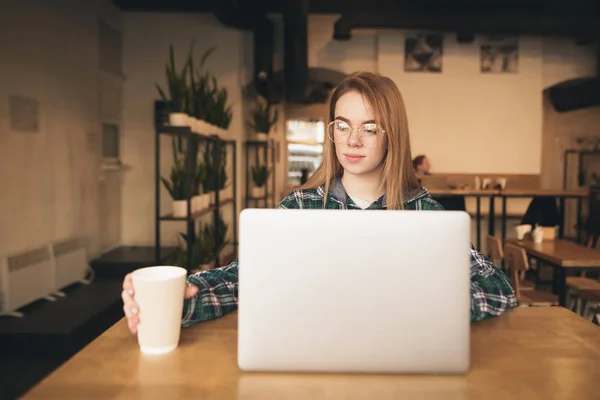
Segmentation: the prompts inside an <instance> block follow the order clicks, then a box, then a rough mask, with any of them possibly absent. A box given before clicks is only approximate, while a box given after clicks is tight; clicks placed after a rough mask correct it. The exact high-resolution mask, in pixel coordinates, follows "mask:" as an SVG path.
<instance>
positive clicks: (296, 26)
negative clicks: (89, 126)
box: [282, 0, 309, 103]
mask: <svg viewBox="0 0 600 400" xmlns="http://www.w3.org/2000/svg"><path fill="white" fill-rule="evenodd" d="M282 7H283V61H284V84H285V98H286V100H287V101H289V102H293V103H303V102H305V101H306V99H307V98H308V96H309V93H308V92H309V79H308V10H309V4H308V0H287V1H284V2H283V3H282Z"/></svg>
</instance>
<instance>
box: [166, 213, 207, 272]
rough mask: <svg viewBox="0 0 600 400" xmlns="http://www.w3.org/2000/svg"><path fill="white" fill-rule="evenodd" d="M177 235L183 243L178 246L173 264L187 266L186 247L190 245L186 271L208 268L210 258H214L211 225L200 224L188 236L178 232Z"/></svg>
mask: <svg viewBox="0 0 600 400" xmlns="http://www.w3.org/2000/svg"><path fill="white" fill-rule="evenodd" d="M179 236H180V237H181V238H182V239H183V241H184V245H183V246H180V247H179V250H178V251H177V253H176V256H175V261H174V263H175V265H177V266H180V267H182V268H186V267H187V266H188V262H187V249H188V246H192V258H191V260H190V261H191V262H190V263H189V265H190V270H189V271H188V272H190V273H193V272H198V271H204V270H207V269H210V268H211V267H212V262H211V261H212V260H213V259H214V236H213V234H212V230H211V227H210V226H209V225H208V224H204V225H203V224H202V223H201V224H200V225H199V227H198V233H196V234H194V235H193V237H191V238H189V237H188V236H187V235H186V234H185V233H180V234H179Z"/></svg>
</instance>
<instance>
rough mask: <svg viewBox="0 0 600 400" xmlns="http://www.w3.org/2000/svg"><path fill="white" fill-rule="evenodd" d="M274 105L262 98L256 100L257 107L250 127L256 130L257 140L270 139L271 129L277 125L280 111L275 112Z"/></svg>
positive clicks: (249, 123) (253, 112)
mask: <svg viewBox="0 0 600 400" xmlns="http://www.w3.org/2000/svg"><path fill="white" fill-rule="evenodd" d="M271 107H272V105H271V104H270V103H269V102H268V101H267V100H266V99H265V98H264V97H262V96H259V97H258V98H257V100H256V105H255V108H254V110H253V111H252V120H251V121H250V122H248V126H249V127H250V128H251V129H253V130H254V132H255V134H256V139H257V140H261V141H266V140H268V138H269V132H270V131H271V127H273V125H275V124H276V123H277V120H278V118H279V111H278V110H276V109H275V110H273V111H274V112H271V111H272V110H271Z"/></svg>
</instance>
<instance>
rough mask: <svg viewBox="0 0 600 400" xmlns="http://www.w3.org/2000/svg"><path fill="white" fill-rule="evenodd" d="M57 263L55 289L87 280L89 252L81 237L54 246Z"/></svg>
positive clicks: (53, 250)
mask: <svg viewBox="0 0 600 400" xmlns="http://www.w3.org/2000/svg"><path fill="white" fill-rule="evenodd" d="M52 252H53V255H54V263H55V264H56V279H55V282H56V286H55V290H61V289H63V288H65V287H67V286H69V285H72V284H73V283H76V282H83V283H87V282H86V281H85V277H86V274H87V272H88V270H89V267H88V260H87V253H86V251H85V248H84V247H83V243H82V241H81V240H79V239H72V240H67V241H64V242H59V243H55V244H54V245H53V246H52Z"/></svg>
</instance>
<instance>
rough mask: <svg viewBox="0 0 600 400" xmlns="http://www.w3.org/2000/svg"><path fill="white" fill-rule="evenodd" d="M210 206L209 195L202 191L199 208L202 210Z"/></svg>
mask: <svg viewBox="0 0 600 400" xmlns="http://www.w3.org/2000/svg"><path fill="white" fill-rule="evenodd" d="M208 207H210V195H209V194H208V193H204V194H201V195H200V209H201V210H204V209H206V208H208Z"/></svg>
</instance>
